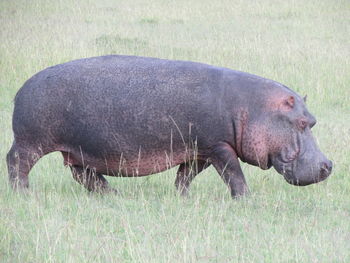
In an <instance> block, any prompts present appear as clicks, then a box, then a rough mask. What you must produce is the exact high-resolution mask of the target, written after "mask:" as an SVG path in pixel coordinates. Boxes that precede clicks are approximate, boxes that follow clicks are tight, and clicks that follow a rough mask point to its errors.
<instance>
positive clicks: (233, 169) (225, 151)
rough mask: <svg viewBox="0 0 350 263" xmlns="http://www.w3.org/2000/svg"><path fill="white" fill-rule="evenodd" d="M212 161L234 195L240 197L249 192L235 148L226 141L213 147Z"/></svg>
mask: <svg viewBox="0 0 350 263" xmlns="http://www.w3.org/2000/svg"><path fill="white" fill-rule="evenodd" d="M211 162H212V164H213V165H214V167H215V168H216V170H217V171H218V173H219V174H220V176H221V178H222V179H223V180H224V182H225V183H226V184H227V185H228V187H229V188H230V190H231V195H232V197H239V196H243V195H245V194H247V193H248V192H249V189H248V186H247V183H246V181H245V178H244V175H243V172H242V169H241V166H240V164H239V161H238V158H237V154H236V152H235V150H234V149H233V148H232V146H231V145H229V144H228V143H226V142H221V143H220V144H218V145H216V146H215V147H214V148H213V151H212V153H211Z"/></svg>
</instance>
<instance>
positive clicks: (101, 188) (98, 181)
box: [70, 166, 117, 193]
mask: <svg viewBox="0 0 350 263" xmlns="http://www.w3.org/2000/svg"><path fill="white" fill-rule="evenodd" d="M70 168H71V171H72V175H73V178H74V179H75V180H76V181H77V182H78V183H80V184H82V185H83V186H84V187H85V188H86V189H87V190H88V191H89V192H97V193H111V192H114V193H117V191H116V190H115V189H113V188H111V187H110V186H109V184H108V181H107V180H106V179H105V178H104V177H103V175H102V174H100V173H97V172H96V170H95V169H90V168H83V167H80V166H70Z"/></svg>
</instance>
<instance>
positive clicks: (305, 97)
mask: <svg viewBox="0 0 350 263" xmlns="http://www.w3.org/2000/svg"><path fill="white" fill-rule="evenodd" d="M306 99H307V95H305V96H304V98H303V100H304V102H305V103H306Z"/></svg>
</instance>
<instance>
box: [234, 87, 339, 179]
mask: <svg viewBox="0 0 350 263" xmlns="http://www.w3.org/2000/svg"><path fill="white" fill-rule="evenodd" d="M284 88H285V89H284V90H283V92H281V91H280V90H278V91H275V92H274V93H273V94H270V95H267V98H266V100H264V102H263V104H262V105H261V106H262V108H264V110H257V109H255V110H254V111H253V113H252V115H253V118H249V121H248V125H247V127H246V131H245V132H244V133H243V135H242V149H241V153H242V155H243V157H244V158H243V159H244V161H246V162H248V163H251V164H255V165H258V166H259V167H261V168H262V169H268V168H270V167H271V166H273V167H274V168H275V169H276V171H277V172H278V173H280V174H282V175H283V176H284V178H285V179H286V181H287V182H288V183H290V184H293V185H299V186H304V185H309V184H312V183H317V182H320V181H322V180H324V179H326V178H327V177H328V176H329V175H330V173H331V170H332V162H331V161H330V160H328V159H327V158H326V157H325V156H324V154H323V153H322V152H321V151H320V149H319V148H318V146H317V144H316V142H315V139H314V137H313V135H312V132H311V129H312V127H313V126H314V125H315V124H316V119H315V117H314V116H312V115H311V114H310V113H309V111H308V110H307V108H306V105H305V99H302V98H301V97H300V96H299V95H297V94H296V93H294V92H293V91H291V90H289V89H288V88H286V87H284ZM260 109H261V108H260Z"/></svg>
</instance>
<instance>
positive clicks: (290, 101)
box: [280, 96, 295, 111]
mask: <svg viewBox="0 0 350 263" xmlns="http://www.w3.org/2000/svg"><path fill="white" fill-rule="evenodd" d="M294 102H295V99H294V97H293V96H289V97H287V98H285V99H283V101H282V104H281V106H280V109H281V110H285V111H288V110H291V109H293V107H294Z"/></svg>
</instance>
